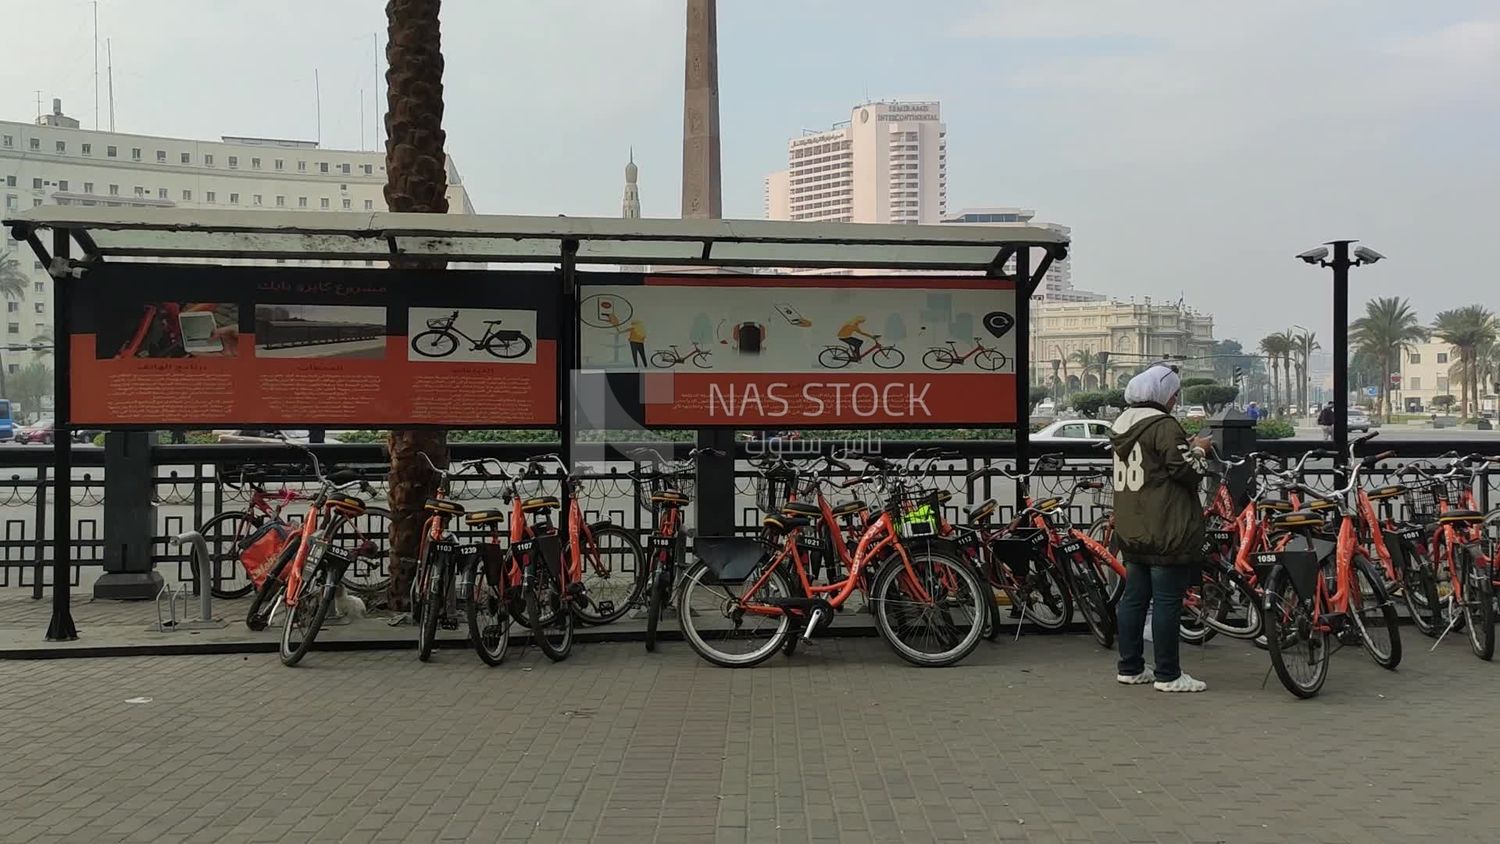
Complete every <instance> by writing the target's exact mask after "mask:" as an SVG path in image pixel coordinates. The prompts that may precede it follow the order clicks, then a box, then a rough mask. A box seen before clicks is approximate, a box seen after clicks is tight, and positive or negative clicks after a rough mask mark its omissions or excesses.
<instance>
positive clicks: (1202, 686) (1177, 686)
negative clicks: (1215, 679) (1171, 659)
mask: <svg viewBox="0 0 1500 844" xmlns="http://www.w3.org/2000/svg"><path fill="white" fill-rule="evenodd" d="M1156 690H1157V691H1158V692H1206V691H1208V684H1207V683H1205V682H1203V681H1202V680H1194V679H1193V678H1192V677H1189V676H1188V675H1186V674H1182V675H1179V676H1178V677H1177V679H1176V680H1173V681H1172V682H1170V683H1161V682H1158V683H1157V684H1156Z"/></svg>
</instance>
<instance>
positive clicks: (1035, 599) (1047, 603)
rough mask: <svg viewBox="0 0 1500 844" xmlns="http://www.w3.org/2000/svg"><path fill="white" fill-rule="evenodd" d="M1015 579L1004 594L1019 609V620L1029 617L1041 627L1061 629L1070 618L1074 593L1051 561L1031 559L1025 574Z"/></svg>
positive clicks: (1071, 616)
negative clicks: (1031, 561) (1070, 591)
mask: <svg viewBox="0 0 1500 844" xmlns="http://www.w3.org/2000/svg"><path fill="white" fill-rule="evenodd" d="M1014 582H1015V583H1016V586H1014V587H1011V588H1005V594H1006V595H1008V596H1009V597H1010V603H1011V606H1013V607H1016V608H1018V609H1019V610H1020V613H1021V619H1020V621H1021V623H1025V622H1026V621H1027V620H1028V619H1029V620H1030V621H1031V623H1032V624H1035V625H1036V626H1037V627H1040V628H1042V629H1043V630H1061V629H1062V628H1064V627H1066V626H1068V624H1069V623H1071V622H1072V621H1073V596H1072V594H1071V593H1069V592H1068V588H1067V586H1066V585H1065V584H1064V583H1063V580H1062V578H1061V577H1059V576H1058V573H1057V569H1056V567H1054V566H1053V565H1052V564H1051V563H1032V564H1031V566H1030V568H1029V569H1028V570H1027V572H1026V576H1025V577H1024V578H1014ZM1002 588H1004V587H1002Z"/></svg>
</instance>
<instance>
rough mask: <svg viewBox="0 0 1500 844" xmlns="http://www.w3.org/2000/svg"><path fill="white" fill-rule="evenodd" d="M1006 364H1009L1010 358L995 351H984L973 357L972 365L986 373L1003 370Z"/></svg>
mask: <svg viewBox="0 0 1500 844" xmlns="http://www.w3.org/2000/svg"><path fill="white" fill-rule="evenodd" d="M1008 363H1010V358H1007V357H1006V356H1005V354H1004V353H1003V352H1000V351H997V350H995V349H984V350H982V351H980V353H979V354H977V355H975V356H974V365H975V366H977V367H979V368H980V369H983V370H985V371H987V372H994V371H996V370H1000V369H1004V368H1005V365H1006V364H1008Z"/></svg>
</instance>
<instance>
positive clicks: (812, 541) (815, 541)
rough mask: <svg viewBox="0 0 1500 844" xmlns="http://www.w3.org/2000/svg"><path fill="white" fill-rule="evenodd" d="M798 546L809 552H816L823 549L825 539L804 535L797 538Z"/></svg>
mask: <svg viewBox="0 0 1500 844" xmlns="http://www.w3.org/2000/svg"><path fill="white" fill-rule="evenodd" d="M797 544H798V545H799V546H801V547H803V548H806V549H807V550H809V551H816V550H818V549H820V548H822V547H823V539H822V537H817V536H805V535H804V536H799V537H797Z"/></svg>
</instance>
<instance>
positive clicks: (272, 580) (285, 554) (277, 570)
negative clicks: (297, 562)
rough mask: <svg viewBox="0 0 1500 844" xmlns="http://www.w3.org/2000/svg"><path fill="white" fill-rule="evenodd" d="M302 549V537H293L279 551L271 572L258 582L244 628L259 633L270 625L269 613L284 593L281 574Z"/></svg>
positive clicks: (283, 582)
mask: <svg viewBox="0 0 1500 844" xmlns="http://www.w3.org/2000/svg"><path fill="white" fill-rule="evenodd" d="M301 547H302V537H301V536H300V535H297V536H293V537H292V538H291V541H289V542H287V544H286V547H285V548H283V549H281V554H280V555H278V556H277V557H276V563H275V564H274V565H272V566H271V571H270V572H269V573H268V574H266V579H265V580H262V581H261V582H260V588H259V589H257V590H255V599H254V600H252V601H251V602H250V611H249V612H247V613H245V626H246V627H248V628H250V629H251V630H255V631H260V630H264V629H266V626H267V625H269V624H270V623H271V613H272V612H274V611H275V609H276V605H277V604H279V603H281V596H282V594H283V593H284V592H285V591H286V581H284V580H282V579H281V573H282V572H283V571H285V570H286V567H287V565H288V564H289V563H291V561H292V560H293V559H295V558H296V556H297V549H298V548H301Z"/></svg>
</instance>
